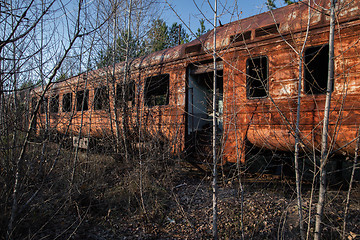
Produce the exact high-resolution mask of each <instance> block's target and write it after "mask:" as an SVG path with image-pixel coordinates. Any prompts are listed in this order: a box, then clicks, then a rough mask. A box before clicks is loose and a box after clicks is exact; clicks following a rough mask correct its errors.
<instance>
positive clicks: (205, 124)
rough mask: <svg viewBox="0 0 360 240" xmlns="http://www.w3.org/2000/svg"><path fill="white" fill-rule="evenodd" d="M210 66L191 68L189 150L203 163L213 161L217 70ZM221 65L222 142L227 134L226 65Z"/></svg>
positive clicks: (219, 112) (219, 106)
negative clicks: (224, 94) (214, 100)
mask: <svg viewBox="0 0 360 240" xmlns="http://www.w3.org/2000/svg"><path fill="white" fill-rule="evenodd" d="M208 65H209V67H204V65H201V68H200V67H189V69H188V84H187V123H186V149H187V152H188V153H189V154H188V156H189V157H190V158H193V159H196V160H197V161H201V162H206V161H208V160H210V159H211V158H212V148H211V147H212V141H211V140H212V124H213V121H212V119H213V103H212V102H213V82H214V71H213V70H212V68H211V65H210V64H208ZM219 65H220V67H219V70H217V75H216V76H217V79H216V82H217V84H216V127H217V130H216V132H217V138H218V139H219V140H220V139H221V136H222V131H223V117H222V114H223V70H222V64H219ZM219 140H218V143H219V142H220V141H219Z"/></svg>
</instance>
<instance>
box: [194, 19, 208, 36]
mask: <svg viewBox="0 0 360 240" xmlns="http://www.w3.org/2000/svg"><path fill="white" fill-rule="evenodd" d="M199 23H200V27H199V28H198V29H197V31H196V37H197V38H198V37H200V36H201V35H204V34H205V33H207V32H208V31H209V30H205V29H206V28H205V20H204V19H200V20H199Z"/></svg>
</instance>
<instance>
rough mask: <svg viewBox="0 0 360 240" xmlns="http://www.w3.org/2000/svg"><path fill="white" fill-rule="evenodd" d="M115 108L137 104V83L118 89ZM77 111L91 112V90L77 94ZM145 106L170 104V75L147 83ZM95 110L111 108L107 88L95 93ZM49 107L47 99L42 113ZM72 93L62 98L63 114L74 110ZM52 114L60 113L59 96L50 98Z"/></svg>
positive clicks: (33, 101) (44, 101)
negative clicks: (122, 104)
mask: <svg viewBox="0 0 360 240" xmlns="http://www.w3.org/2000/svg"><path fill="white" fill-rule="evenodd" d="M115 94H116V97H115V106H116V107H120V106H121V103H124V104H127V106H131V105H133V104H134V103H135V83H134V81H132V82H130V83H128V84H126V85H124V86H122V85H120V84H118V85H117V87H116V93H115ZM75 99H76V106H75V109H76V111H81V110H84V111H87V110H89V90H80V91H77V92H76V96H75ZM144 99H145V105H146V106H148V107H153V106H157V105H167V104H169V74H162V75H158V76H153V77H149V78H147V79H146V83H145V95H144ZM35 104H36V98H33V99H32V106H35ZM93 104H94V105H93V106H94V110H102V109H106V108H108V107H109V91H108V88H107V87H106V86H102V87H99V88H95V92H94V103H93ZM47 106H48V98H47V97H46V98H45V99H44V100H43V101H42V102H41V106H40V113H45V112H46V108H47ZM72 107H73V104H72V93H65V94H63V97H62V112H70V111H71V110H72ZM49 111H50V113H58V112H59V95H56V96H54V97H51V98H50V102H49Z"/></svg>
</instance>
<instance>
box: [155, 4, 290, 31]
mask: <svg viewBox="0 0 360 240" xmlns="http://www.w3.org/2000/svg"><path fill="white" fill-rule="evenodd" d="M194 1H195V3H196V4H197V5H198V7H199V8H200V10H201V11H202V12H203V14H202V13H201V12H200V11H199V10H198V9H197V7H196V5H195V4H194ZM167 2H168V3H169V4H170V5H171V6H172V7H173V8H174V10H175V11H176V12H177V13H178V15H179V16H180V17H181V18H182V20H183V21H184V22H185V23H186V24H187V25H188V26H189V27H190V28H191V29H192V30H193V31H196V29H197V28H198V27H199V19H201V18H204V16H206V17H207V18H208V19H209V20H210V22H211V24H212V23H213V19H214V13H213V11H212V10H211V7H210V6H209V3H211V4H212V6H214V3H215V0H167ZM265 2H266V0H218V15H219V18H220V21H221V22H222V24H226V23H229V22H233V21H236V20H238V19H242V18H246V17H249V16H253V15H256V14H259V13H261V12H264V11H267V8H266V5H265ZM282 2H283V1H279V0H276V2H275V3H276V5H277V6H278V7H280V6H281V5H282V4H283V3H282ZM165 5H167V4H166V3H165ZM161 17H162V18H163V19H164V20H165V21H166V22H167V23H168V25H171V24H172V23H173V22H179V23H181V21H180V20H179V18H178V16H176V14H175V13H174V11H172V10H171V9H170V8H169V7H167V9H166V10H165V11H164V12H163V14H162V16H161ZM210 22H207V23H206V27H207V29H211V28H212V26H211V24H210Z"/></svg>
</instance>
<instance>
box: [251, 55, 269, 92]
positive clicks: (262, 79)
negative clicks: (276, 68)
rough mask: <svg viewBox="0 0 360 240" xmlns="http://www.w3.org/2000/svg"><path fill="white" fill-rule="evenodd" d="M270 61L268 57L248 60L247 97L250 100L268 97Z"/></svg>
mask: <svg viewBox="0 0 360 240" xmlns="http://www.w3.org/2000/svg"><path fill="white" fill-rule="evenodd" d="M268 88H269V86H268V59H267V57H266V56H260V57H255V58H248V59H247V61H246V95H247V97H248V98H250V99H251V98H263V97H267V93H268Z"/></svg>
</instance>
